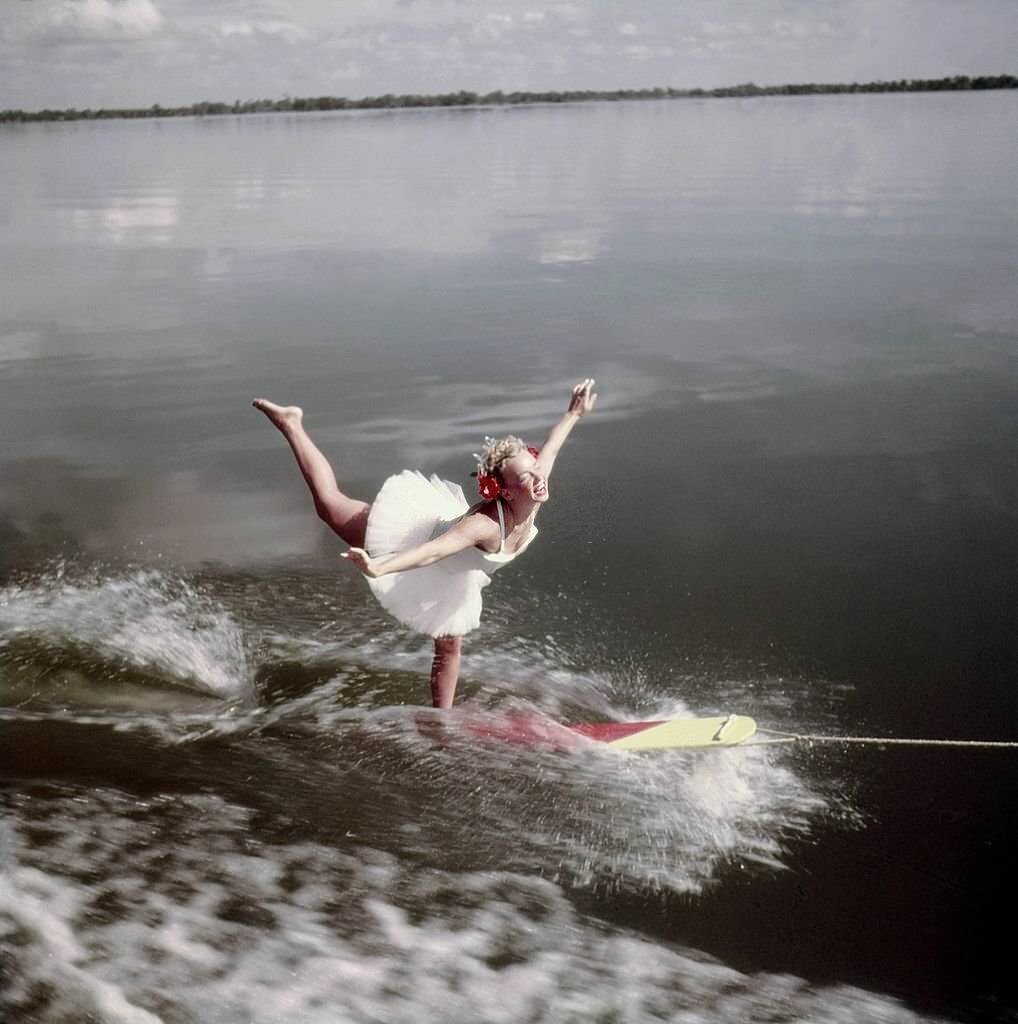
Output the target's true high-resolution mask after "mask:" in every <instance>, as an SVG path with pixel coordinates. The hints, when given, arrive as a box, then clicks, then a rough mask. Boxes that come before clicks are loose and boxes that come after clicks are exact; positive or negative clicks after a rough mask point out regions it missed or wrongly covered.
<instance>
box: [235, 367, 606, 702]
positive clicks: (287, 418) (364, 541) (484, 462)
mask: <svg viewBox="0 0 1018 1024" xmlns="http://www.w3.org/2000/svg"><path fill="white" fill-rule="evenodd" d="M593 388H594V380H593V378H587V379H586V380H584V381H581V382H580V383H579V384H577V385H576V387H574V388H573V393H572V396H571V397H570V400H569V407H568V409H567V410H566V412H565V414H564V415H563V417H562V418H561V419H560V420H559V421H558V423H556V424H555V426H554V427H552V429H551V432H550V433H549V434H548V439H547V440H546V441H545V442H544V447H543V448H541V450H540V451H538V450H537V449H536V448H528V447H527V446H526V445H525V444H524V443H523V442H522V441H521V440H520V439H519V438H518V437H514V436H512V435H510V436H509V437H504V438H502V439H501V440H495V439H494V438H490V437H489V438H485V444H484V448H483V450H482V452H481V454H480V456H478V457H477V460H478V463H477V474H476V475H477V477H478V484H479V486H480V492H481V497H482V499H483V500H482V501H480V502H478V503H477V504H476V505H470V504H469V502H468V501H467V499H466V498H465V497H464V496H463V490H462V488H461V487H459V486H458V485H457V484H453V483H449V482H448V481H447V480H440V479H439V478H438V477H437V476H434V475H432V477H431V479H430V480H429V479H426V478H425V477H424V476H422V475H421V474H420V473H417V472H414V471H411V470H404V471H403V472H402V473H397V474H396V475H395V476H390V477H389V479H388V480H386V481H385V483H384V484H383V485H382V489H381V490H380V491H379V492H378V495H377V497H376V498H375V500H374V502H373V503H371V504H368V502H366V501H359V500H357V499H355V498H351V497H350V496H349V495H347V494H344V493H343V491H341V490H340V489H339V485H338V484H337V483H336V477H335V474H334V473H333V471H332V467H331V466H330V465H329V462H328V460H327V459H326V458H325V456H324V455H323V454H322V453H321V452H320V451H319V450H318V448H317V447H316V446H315V444H314V442H313V441H312V440H311V438H310V437H309V436H308V434H307V431H306V430H305V429H304V424H303V416H304V413H303V411H302V410H301V409H300V408H299V407H298V406H295V405H291V406H280V405H275V404H274V403H272V402H268V401H266V400H265V399H263V398H259V399H256V400H255V402H254V403H253V404H254V406H255V408H256V409H260V410H261V411H262V412H263V413H265V415H266V416H268V418H269V419H270V420H271V421H272V422H273V424H275V426H276V427H278V428H279V430H280V431H281V432H282V434H283V436H284V437H285V438H286V440H287V441H288V442H289V445H290V448H291V449H292V450H293V454H294V456H295V457H296V459H297V465H298V466H299V467H300V471H301V473H302V474H303V475H304V479H305V480H306V481H307V485H308V487H309V488H310V489H311V495H312V497H313V498H314V502H315V511H316V512H317V513H318V516H319V518H320V519H322V520H323V521H324V522H325V523H326V524H328V526H329V527H331V528H332V530H334V531H335V532H336V533H337V534H339V536H340V537H341V538H342V539H343V540H344V541H346V543H347V544H349V545H350V549H349V550H348V551H345V552H343V555H342V557H343V558H347V559H349V560H350V561H351V562H353V564H354V565H356V566H357V568H358V569H360V571H361V572H362V573H363V574H364V576H365V577H366V578H367V581H368V585H369V586H370V587H371V590H372V591H373V593H374V595H375V597H376V598H377V599H378V601H379V603H380V604H381V605H382V607H383V608H385V609H386V611H388V612H389V613H390V614H391V615H393V616H394V617H395V618H396V619H398V620H399V621H400V622H402V623H403V624H404V625H406V626H409V627H410V628H411V629H414V630H416V631H417V632H419V633H426V634H427V635H429V636H431V637H433V638H434V641H435V657H434V660H433V661H432V665H431V702H432V704H433V705H434V707H436V708H449V707H452V701H453V697H454V696H455V693H456V682H457V680H458V678H459V667H460V652H461V650H462V646H463V636H464V634H466V633H468V632H470V630H472V629H476V628H477V626H478V624H479V621H480V614H481V590H482V588H484V587H486V586H487V585H488V584H489V583H490V582H491V575H490V574H491V573H493V572H494V571H495V570H496V569H499V568H501V567H502V566H503V565H506V564H508V563H509V562H511V561H512V560H513V559H514V558H515V557H516V556H517V555H518V554H520V553H521V552H522V551H523V550H524V549H525V548H527V547H529V545H530V543H531V541H532V540H533V539H534V537H535V536H536V535H537V527H536V526H535V525H534V520H535V519H536V518H537V513H538V511H539V509H540V507H541V506H542V505H543V504H544V503H545V502H546V501H547V500H548V478H549V477H550V476H551V470H552V466H554V465H555V458H556V456H557V455H558V453H559V449H561V447H562V445H563V443H564V442H565V440H566V438H567V437H568V436H569V433H570V431H571V430H572V429H573V427H574V426H575V425H576V423H577V421H578V420H579V419H580V418H581V417H583V416H585V415H586V414H587V413H588V412H590V410H591V409H593V407H594V401H595V400H596V399H597V395H596V394H595V393H594V390H593Z"/></svg>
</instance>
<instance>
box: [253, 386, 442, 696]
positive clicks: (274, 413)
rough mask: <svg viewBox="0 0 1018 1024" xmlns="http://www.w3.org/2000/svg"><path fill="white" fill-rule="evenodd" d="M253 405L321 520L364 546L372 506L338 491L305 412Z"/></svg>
mask: <svg viewBox="0 0 1018 1024" xmlns="http://www.w3.org/2000/svg"><path fill="white" fill-rule="evenodd" d="M251 404H252V405H253V406H254V407H255V408H256V409H259V410H261V411H262V412H263V413H265V415H266V416H268V418H269V419H270V420H271V421H272V423H273V424H274V425H275V426H276V427H278V428H279V431H280V433H281V434H282V435H283V437H285V438H286V440H287V441H288V442H289V445H290V448H291V449H292V450H293V454H294V456H295V457H296V459H297V465H298V466H299V467H300V471H301V473H302V474H303V475H304V479H305V480H306V481H307V485H308V487H309V488H310V489H311V496H312V497H313V498H314V500H315V511H316V512H317V513H318V516H319V518H320V519H322V520H323V521H324V522H325V523H327V524H328V525H329V526H330V527H331V528H332V529H333V530H335V532H336V533H338V534H339V536H340V537H342V538H343V540H345V541H346V542H347V544H349V545H350V546H351V547H355V548H362V547H364V531H365V530H366V529H367V525H368V513H369V512H370V511H371V505H370V504H368V502H366V501H359V500H358V499H356V498H351V497H350V496H349V495H347V494H344V493H343V492H342V491H341V490H340V489H339V484H337V483H336V475H335V473H333V471H332V466H330V465H329V460H328V459H327V458H326V457H325V456H324V455H323V454H322V453H321V452H320V451H319V450H318V448H317V447H315V444H314V442H313V441H312V440H311V438H310V437H308V435H307V431H306V430H305V429H304V422H303V418H304V411H303V410H302V409H301V408H300V406H297V405H276V404H275V403H274V402H268V401H266V400H265V399H264V398H258V399H255V401H254V402H252V403H251ZM453 685H454V686H455V681H454V682H453Z"/></svg>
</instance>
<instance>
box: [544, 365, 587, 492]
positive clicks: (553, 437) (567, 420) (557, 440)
mask: <svg viewBox="0 0 1018 1024" xmlns="http://www.w3.org/2000/svg"><path fill="white" fill-rule="evenodd" d="M596 400H597V394H596V393H595V391H594V378H593V377H588V378H587V379H586V380H582V381H580V383H579V384H577V385H576V387H574V388H573V393H572V396H571V397H570V399H569V408H568V409H567V410H566V413H565V415H564V416H563V417H562V419H560V420H559V421H558V423H556V424H555V426H554V427H552V428H551V433H550V434H548V439H547V440H546V441H545V442H544V447H543V448H542V449H541V454H540V455H539V456H538V459H537V467H538V469H540V471H541V472H542V473H543V474H544V475H545V477H549V476H551V467H552V466H554V465H555V458H556V456H557V455H558V453H559V449H560V448H561V447H562V445H563V444H565V441H566V438H567V437H568V436H569V432H570V431H571V430H572V429H573V427H575V426H576V424H577V422H578V421H579V420H580V419H581V418H582V417H584V416H586V415H587V413H588V412H590V410H591V409H593V408H594V402H595V401H596Z"/></svg>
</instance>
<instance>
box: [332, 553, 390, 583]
mask: <svg viewBox="0 0 1018 1024" xmlns="http://www.w3.org/2000/svg"><path fill="white" fill-rule="evenodd" d="M340 558H346V559H347V560H349V561H351V562H353V564H354V565H355V566H357V568H358V569H360V571H361V572H362V573H364V575H365V576H368V577H370V578H371V579H377V578H378V577H379V576H380V575H381V573H380V572H379V571H378V566H377V564H376V563H375V560H374V559H373V558H372V557H371V556H370V555H369V554H368V553H367V552H366V551H365V550H364V548H350V549H349V550H348V551H344V552H342V554H341V555H340Z"/></svg>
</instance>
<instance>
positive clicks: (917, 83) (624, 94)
mask: <svg viewBox="0 0 1018 1024" xmlns="http://www.w3.org/2000/svg"><path fill="white" fill-rule="evenodd" d="M993 89H1018V76H1015V75H978V76H975V77H970V76H968V75H955V76H952V77H950V78H923V79H904V78H903V79H899V80H897V81H889V82H884V81H876V82H861V83H860V82H851V83H814V82H808V83H799V84H789V85H755V84H754V83H752V82H747V83H744V84H742V85H733V86H723V87H720V88H717V89H673V88H666V87H657V88H650V89H607V90H605V89H580V90H565V91H555V90H548V91H543V92H536V91H516V92H509V93H507V92H503V91H502V90H495V91H493V92H488V93H476V92H470V91H466V90H460V91H459V92H451V93H437V94H409V93H404V94H401V95H398V96H397V95H394V94H392V93H386V94H385V95H383V96H365V97H362V98H360V99H347V98H346V97H343V96H316V97H287V98H285V99H281V100H269V99H260V100H244V101H243V102H241V101H240V100H237V101H236V102H234V103H218V102H211V101H207V100H202V101H200V102H198V103H192V104H190V105H184V106H179V107H163V106H162V105H160V104H158V103H154V104H152V106H150V107H116V108H105V107H100V108H97V109H92V108H85V109H83V110H78V109H77V108H74V107H69V108H64V109H60V110H58V109H51V108H43V109H42V110H18V109H11V110H0V124H28V123H36V122H45V121H99V120H114V119H118V120H131V119H140V118H152V117H160V118H162V117H223V116H230V115H233V116H236V115H245V114H267V113H272V114H278V113H310V112H321V111H332V110H411V109H436V108H437V109H441V108H448V107H502V106H536V105H542V104H544V105H546V104H554V103H603V102H630V101H634V100H685V99H733V98H752V97H769V96H836V95H854V94H858V93H864V94H871V93H888V92H910V93H922V92H969V91H987V90H993Z"/></svg>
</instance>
